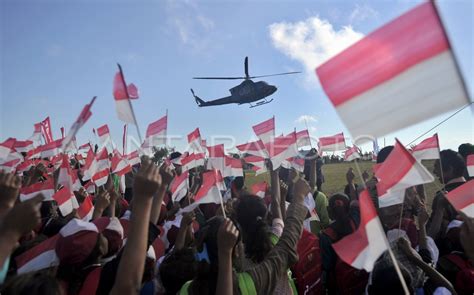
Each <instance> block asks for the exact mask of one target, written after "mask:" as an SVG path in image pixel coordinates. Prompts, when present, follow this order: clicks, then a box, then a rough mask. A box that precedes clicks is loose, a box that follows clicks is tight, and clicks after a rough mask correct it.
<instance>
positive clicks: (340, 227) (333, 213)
mask: <svg viewBox="0 0 474 295" xmlns="http://www.w3.org/2000/svg"><path fill="white" fill-rule="evenodd" d="M349 206H350V200H349V197H348V196H347V195H346V194H343V193H336V194H334V195H332V196H331V197H330V198H329V205H328V214H329V218H331V219H332V220H334V223H333V227H334V230H335V231H336V232H337V233H338V235H339V236H340V237H343V236H346V235H348V234H350V233H351V232H352V231H353V229H352V227H351V224H350V217H349Z"/></svg>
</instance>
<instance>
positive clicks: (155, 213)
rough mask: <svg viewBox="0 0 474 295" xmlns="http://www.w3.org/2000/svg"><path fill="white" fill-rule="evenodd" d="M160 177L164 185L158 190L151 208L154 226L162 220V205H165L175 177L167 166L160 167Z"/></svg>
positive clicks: (151, 218)
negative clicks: (168, 189)
mask: <svg viewBox="0 0 474 295" xmlns="http://www.w3.org/2000/svg"><path fill="white" fill-rule="evenodd" d="M160 175H161V181H162V183H161V186H160V188H159V189H158V193H157V194H156V196H155V197H154V198H153V204H152V206H151V213H150V222H151V223H153V224H157V222H158V219H159V218H160V211H161V204H162V203H163V198H164V197H165V194H166V189H167V188H168V186H169V184H170V183H171V181H172V180H173V177H174V174H173V172H172V171H171V168H169V167H167V166H165V165H162V166H161V167H160Z"/></svg>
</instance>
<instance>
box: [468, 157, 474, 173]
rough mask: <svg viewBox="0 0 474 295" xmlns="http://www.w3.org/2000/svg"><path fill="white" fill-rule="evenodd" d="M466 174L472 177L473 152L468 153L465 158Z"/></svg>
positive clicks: (473, 167) (473, 169)
mask: <svg viewBox="0 0 474 295" xmlns="http://www.w3.org/2000/svg"><path fill="white" fill-rule="evenodd" d="M466 167H467V174H468V175H469V176H470V177H474V154H472V155H468V156H467V159H466Z"/></svg>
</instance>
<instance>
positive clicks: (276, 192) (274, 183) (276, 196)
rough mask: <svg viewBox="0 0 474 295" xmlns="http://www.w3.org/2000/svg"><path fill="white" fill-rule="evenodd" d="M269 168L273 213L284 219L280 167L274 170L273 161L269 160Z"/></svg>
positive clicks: (274, 216)
mask: <svg viewBox="0 0 474 295" xmlns="http://www.w3.org/2000/svg"><path fill="white" fill-rule="evenodd" d="M266 162H267V169H268V170H269V171H270V186H271V189H272V202H271V213H272V218H273V219H275V218H279V219H283V217H282V211H281V208H280V199H281V196H280V176H279V175H278V169H276V170H273V164H272V161H270V160H267V161H266Z"/></svg>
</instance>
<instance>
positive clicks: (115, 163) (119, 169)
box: [111, 151, 132, 176]
mask: <svg viewBox="0 0 474 295" xmlns="http://www.w3.org/2000/svg"><path fill="white" fill-rule="evenodd" d="M111 166H112V168H111V169H112V173H115V174H117V175H118V176H122V175H125V174H127V173H129V172H131V171H132V166H131V165H130V164H129V163H128V161H127V159H126V158H125V157H122V155H120V153H119V152H117V151H116V152H115V153H114V155H113V156H112V160H111Z"/></svg>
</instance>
